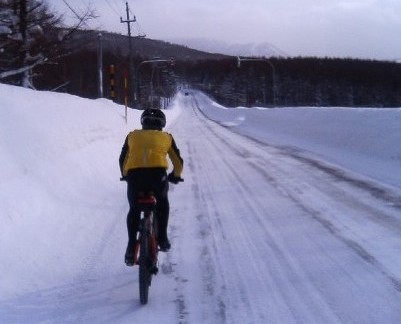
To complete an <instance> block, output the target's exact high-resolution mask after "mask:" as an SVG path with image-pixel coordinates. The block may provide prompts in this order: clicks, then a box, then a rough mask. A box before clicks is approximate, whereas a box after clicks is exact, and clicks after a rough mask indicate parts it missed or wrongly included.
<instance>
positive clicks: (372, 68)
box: [183, 57, 401, 107]
mask: <svg viewBox="0 0 401 324" xmlns="http://www.w3.org/2000/svg"><path fill="white" fill-rule="evenodd" d="M187 65H188V66H187V67H186V68H185V69H184V71H183V73H184V74H185V78H186V79H187V81H188V82H189V83H190V84H191V86H192V87H194V88H197V89H200V90H202V91H204V92H206V93H208V94H209V95H210V96H212V97H213V98H214V99H215V100H216V101H217V102H219V103H221V104H222V105H224V106H228V107H233V106H245V107H250V106H265V107H272V106H276V107H277V106H344V107H400V106H401V64H399V63H396V62H386V61H374V60H360V59H339V58H315V57H298V58H269V59H266V58H253V59H252V60H249V61H247V60H244V61H243V62H241V64H240V67H238V64H237V59H236V58H227V59H223V60H214V61H211V60H207V61H202V62H193V63H191V64H189V63H187Z"/></svg>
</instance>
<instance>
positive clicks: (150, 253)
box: [121, 178, 184, 305]
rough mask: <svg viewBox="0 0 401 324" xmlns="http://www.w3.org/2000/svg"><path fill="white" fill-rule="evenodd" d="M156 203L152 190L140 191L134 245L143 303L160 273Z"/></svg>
mask: <svg viewBox="0 0 401 324" xmlns="http://www.w3.org/2000/svg"><path fill="white" fill-rule="evenodd" d="M121 180H123V178H122V179H121ZM175 180H176V182H175V183H178V182H183V181H184V179H182V178H176V179H175ZM169 181H170V180H169ZM170 182H172V181H170ZM173 183H174V182H173ZM156 204H157V201H156V197H155V196H154V194H153V192H152V191H147V192H144V191H141V192H139V193H138V195H137V198H136V208H137V211H138V212H139V213H140V223H139V232H138V233H139V234H138V239H137V240H136V243H135V247H134V249H135V250H134V265H138V266H139V299H140V302H141V304H142V305H145V304H147V303H148V299H149V287H150V285H151V283H152V276H153V275H156V274H157V273H158V267H157V263H158V254H159V248H158V242H157V234H158V231H157V217H155V212H156Z"/></svg>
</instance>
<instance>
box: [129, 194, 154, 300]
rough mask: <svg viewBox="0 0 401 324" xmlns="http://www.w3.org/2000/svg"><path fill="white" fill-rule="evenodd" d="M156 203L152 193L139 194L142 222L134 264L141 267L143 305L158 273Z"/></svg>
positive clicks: (140, 286) (140, 281) (138, 202)
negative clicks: (153, 277) (153, 278)
mask: <svg viewBox="0 0 401 324" xmlns="http://www.w3.org/2000/svg"><path fill="white" fill-rule="evenodd" d="M156 203H157V202H156V198H155V196H154V195H153V193H152V192H147V193H143V192H141V193H139V196H138V199H137V207H138V210H140V214H141V221H140V225H139V236H138V240H137V242H136V244H135V254H134V264H137V265H139V298H140V301H141V304H147V302H148V297H149V287H150V285H151V283H152V276H153V275H156V274H157V272H158V267H157V261H158V252H159V250H158V244H157V219H156V217H155V208H156Z"/></svg>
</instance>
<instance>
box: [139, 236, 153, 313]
mask: <svg viewBox="0 0 401 324" xmlns="http://www.w3.org/2000/svg"><path fill="white" fill-rule="evenodd" d="M144 232H146V231H144ZM149 251H150V250H149V235H148V233H142V235H141V238H140V255H139V298H140V301H141V304H143V305H144V304H147V302H148V298H149V286H150V282H151V278H152V274H151V273H150V268H149V260H150V253H149Z"/></svg>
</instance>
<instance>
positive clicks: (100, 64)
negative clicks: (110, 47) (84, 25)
mask: <svg viewBox="0 0 401 324" xmlns="http://www.w3.org/2000/svg"><path fill="white" fill-rule="evenodd" d="M97 37H98V49H97V51H98V53H97V66H98V67H97V68H98V87H99V88H98V91H99V92H98V96H99V98H103V43H102V33H99V34H98V35H97Z"/></svg>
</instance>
